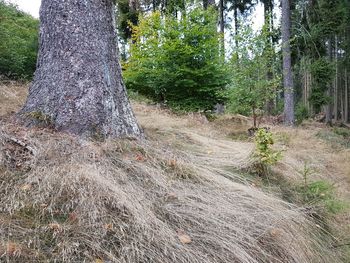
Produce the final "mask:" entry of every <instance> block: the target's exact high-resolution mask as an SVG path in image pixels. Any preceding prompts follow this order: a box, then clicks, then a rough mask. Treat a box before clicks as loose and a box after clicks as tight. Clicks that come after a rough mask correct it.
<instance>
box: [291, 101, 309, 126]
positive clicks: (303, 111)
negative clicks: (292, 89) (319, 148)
mask: <svg viewBox="0 0 350 263" xmlns="http://www.w3.org/2000/svg"><path fill="white" fill-rule="evenodd" d="M309 117H310V116H309V111H308V109H307V107H306V106H305V105H303V104H302V103H298V104H297V106H296V108H295V119H296V123H297V124H298V125H299V124H301V123H302V122H303V120H305V119H307V118H309Z"/></svg>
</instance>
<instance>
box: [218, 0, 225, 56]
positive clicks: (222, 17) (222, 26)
mask: <svg viewBox="0 0 350 263" xmlns="http://www.w3.org/2000/svg"><path fill="white" fill-rule="evenodd" d="M219 4H220V6H219V11H220V33H221V34H222V40H221V54H222V57H223V58H225V14H224V0H220V2H219Z"/></svg>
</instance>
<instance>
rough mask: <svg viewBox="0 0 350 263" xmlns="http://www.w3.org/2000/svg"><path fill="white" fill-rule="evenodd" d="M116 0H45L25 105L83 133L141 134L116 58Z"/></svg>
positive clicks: (31, 117)
mask: <svg viewBox="0 0 350 263" xmlns="http://www.w3.org/2000/svg"><path fill="white" fill-rule="evenodd" d="M114 8H115V6H114V1H112V0H106V1H100V0H90V1H88V2H82V1H74V0H67V1H61V0H43V1H42V3H41V9H40V48H39V56H38V63H37V70H36V72H35V77H34V81H33V83H32V85H31V86H30V89H29V95H28V98H27V101H26V103H25V105H24V107H23V109H22V111H21V114H22V116H23V117H24V118H25V119H26V120H28V123H29V124H37V123H38V122H41V121H42V120H43V119H45V121H46V122H48V123H50V125H51V126H53V127H54V128H55V129H57V130H61V131H67V132H70V133H74V134H77V135H83V136H94V135H98V136H102V137H108V136H112V137H123V136H136V137H137V136H140V135H141V130H140V128H139V126H138V125H137V123H136V120H135V118H134V114H133V112H132V110H131V107H130V105H129V101H128V99H127V96H126V91H125V87H124V84H123V81H122V76H121V68H120V65H119V63H118V52H117V38H116V34H115V12H114Z"/></svg>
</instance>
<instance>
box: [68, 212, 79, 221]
mask: <svg viewBox="0 0 350 263" xmlns="http://www.w3.org/2000/svg"><path fill="white" fill-rule="evenodd" d="M77 220H78V215H77V214H76V213H74V212H72V213H70V214H69V221H71V222H75V221H77Z"/></svg>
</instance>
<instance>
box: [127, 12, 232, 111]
mask: <svg viewBox="0 0 350 263" xmlns="http://www.w3.org/2000/svg"><path fill="white" fill-rule="evenodd" d="M131 26H132V25H131ZM132 31H133V36H132V43H131V48H130V59H129V61H128V63H127V64H126V66H125V67H126V70H125V72H124V78H125V82H126V85H127V87H128V88H130V89H132V90H135V91H138V92H139V93H140V94H143V95H146V96H147V97H150V98H152V99H154V100H155V101H158V102H165V103H167V104H168V105H169V106H171V107H172V108H174V109H179V110H206V109H212V107H213V106H214V104H216V103H217V102H222V101H223V100H224V96H223V94H222V91H223V90H224V88H225V85H226V83H227V82H228V74H227V70H226V68H225V63H224V61H223V59H222V58H221V57H220V53H219V41H220V35H219V34H218V33H217V30H216V12H215V11H214V10H212V9H210V10H207V11H203V10H201V9H199V8H195V9H193V10H191V11H189V12H188V13H187V14H183V15H182V17H181V19H177V18H174V17H172V16H162V15H161V14H160V12H155V13H152V14H150V15H149V16H144V17H141V18H140V21H139V25H138V26H132Z"/></svg>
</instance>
